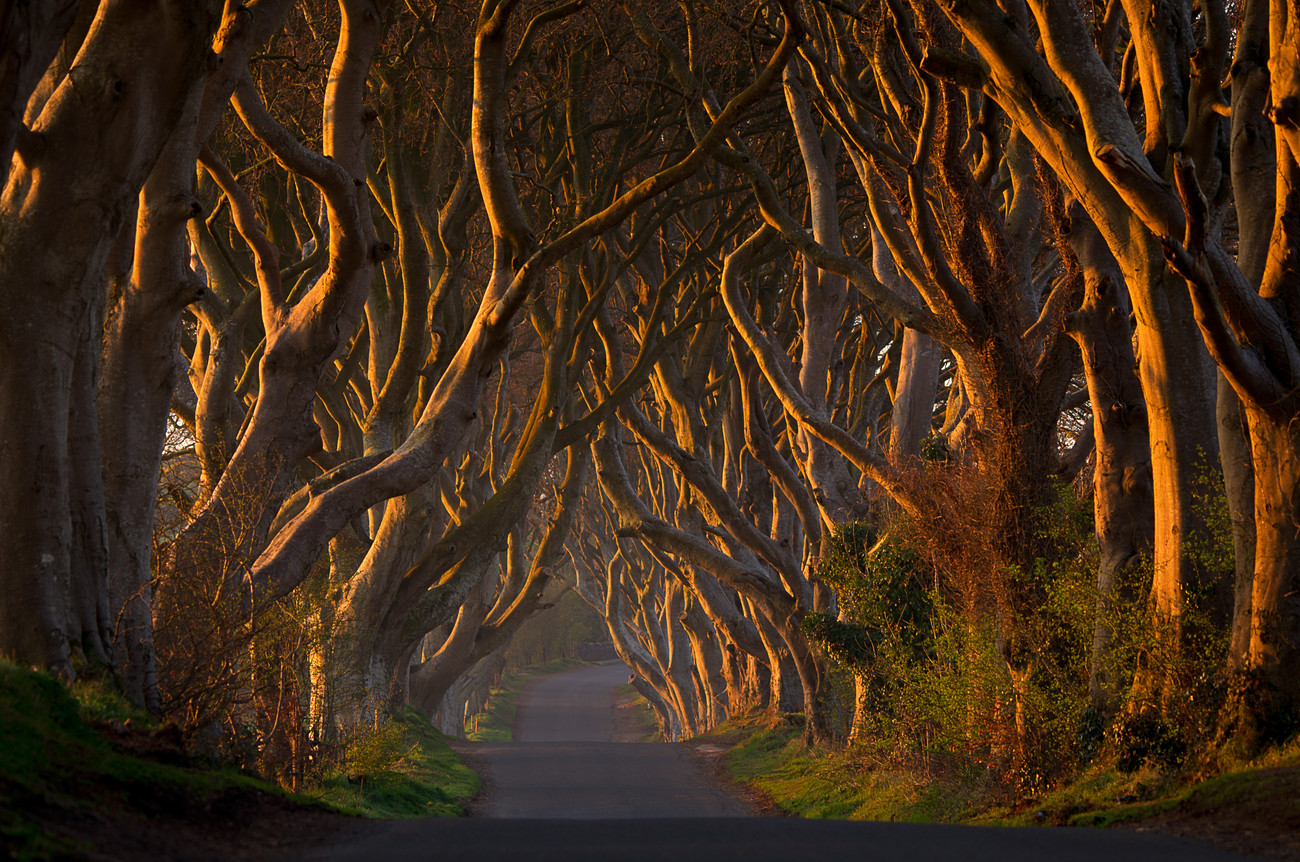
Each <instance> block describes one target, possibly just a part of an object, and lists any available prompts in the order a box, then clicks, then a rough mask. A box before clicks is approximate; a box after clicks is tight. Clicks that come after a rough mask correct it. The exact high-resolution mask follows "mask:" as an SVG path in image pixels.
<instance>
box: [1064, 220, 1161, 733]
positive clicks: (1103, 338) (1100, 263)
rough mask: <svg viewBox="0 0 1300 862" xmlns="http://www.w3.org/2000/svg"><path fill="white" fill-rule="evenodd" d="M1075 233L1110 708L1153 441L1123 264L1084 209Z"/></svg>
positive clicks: (1103, 693) (1098, 703) (1148, 500)
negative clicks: (1117, 638) (1124, 582)
mask: <svg viewBox="0 0 1300 862" xmlns="http://www.w3.org/2000/svg"><path fill="white" fill-rule="evenodd" d="M1069 240H1070V245H1071V246H1072V248H1073V249H1074V252H1075V254H1076V255H1077V256H1078V258H1079V261H1080V264H1081V265H1082V267H1083V270H1084V280H1085V293H1084V299H1083V305H1082V306H1081V307H1080V309H1079V310H1078V311H1076V312H1074V313H1073V314H1071V315H1070V317H1069V319H1068V323H1067V325H1068V326H1069V329H1070V334H1071V335H1072V336H1073V337H1074V338H1075V340H1076V341H1078V343H1079V349H1080V351H1081V352H1082V354H1083V370H1084V374H1085V375H1086V377H1087V380H1088V400H1089V401H1090V402H1091V404H1092V424H1093V439H1094V441H1095V444H1094V446H1095V452H1096V463H1095V466H1094V478H1093V492H1092V493H1093V513H1094V518H1095V522H1096V534H1097V544H1098V546H1099V550H1100V555H1099V560H1098V564H1097V596H1098V598H1097V620H1096V626H1095V628H1094V632H1093V639H1092V657H1091V661H1090V670H1089V677H1088V698H1089V701H1090V702H1091V705H1092V706H1093V708H1094V709H1097V710H1098V711H1100V712H1101V713H1102V714H1107V713H1109V712H1111V711H1113V710H1114V709H1115V707H1116V706H1117V702H1118V699H1119V696H1120V692H1119V691H1118V689H1117V676H1118V674H1117V668H1115V667H1114V663H1113V659H1112V656H1111V649H1110V647H1111V641H1112V640H1113V638H1114V623H1115V615H1116V613H1117V608H1118V604H1117V602H1116V601H1115V598H1116V595H1115V594H1116V590H1117V589H1119V586H1120V585H1119V580H1120V579H1122V578H1123V576H1124V575H1125V574H1127V573H1129V572H1131V571H1133V570H1134V569H1135V568H1137V567H1139V566H1140V565H1141V564H1142V562H1143V561H1144V559H1148V558H1149V556H1150V554H1151V548H1152V544H1153V539H1154V532H1155V509H1154V508H1153V505H1152V487H1151V447H1150V442H1149V439H1148V434H1147V422H1146V405H1145V402H1144V401H1143V399H1142V388H1141V384H1140V383H1139V381H1138V378H1137V374H1136V372H1135V371H1134V369H1135V368H1136V365H1137V360H1136V358H1135V357H1134V356H1133V346H1132V345H1133V341H1132V337H1133V336H1132V330H1131V329H1130V327H1129V322H1128V311H1127V307H1126V306H1127V302H1126V297H1125V295H1124V290H1123V282H1122V281H1121V280H1120V274H1119V270H1118V266H1117V265H1116V263H1115V260H1114V258H1113V257H1112V256H1111V254H1110V252H1109V250H1108V249H1106V247H1105V245H1104V244H1103V243H1102V241H1101V237H1100V235H1099V234H1098V233H1097V231H1096V230H1095V229H1094V228H1093V227H1092V223H1091V222H1090V221H1088V219H1087V216H1085V215H1084V214H1082V213H1078V212H1075V213H1072V214H1071V224H1070V234H1069Z"/></svg>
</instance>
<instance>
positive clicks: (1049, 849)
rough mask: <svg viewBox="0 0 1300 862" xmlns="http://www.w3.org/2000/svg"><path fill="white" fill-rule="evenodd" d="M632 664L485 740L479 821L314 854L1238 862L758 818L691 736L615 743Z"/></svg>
mask: <svg viewBox="0 0 1300 862" xmlns="http://www.w3.org/2000/svg"><path fill="white" fill-rule="evenodd" d="M626 679H627V669H626V668H625V667H623V666H622V665H611V666H606V667H598V668H584V669H580V670H576V671H571V672H568V673H564V674H559V675H556V676H553V677H550V678H547V679H545V680H542V681H540V682H539V683H537V684H535V685H534V686H533V687H532V688H531V689H530V690H528V691H526V692H525V695H524V700H523V701H522V702H521V709H520V712H519V716H518V719H517V722H516V727H515V737H516V739H518V740H520V741H519V742H515V743H509V744H499V745H483V746H480V747H479V749H478V750H477V751H476V752H475V759H476V760H477V761H479V763H480V764H482V765H485V766H486V771H487V773H488V777H489V779H490V785H491V788H492V789H491V792H490V794H489V795H488V797H487V798H486V799H485V800H484V801H483V802H482V803H481V804H479V805H478V806H477V809H476V815H477V816H475V817H468V818H461V819H454V820H437V819H430V820H407V821H396V822H387V823H380V824H374V825H373V826H369V827H368V828H365V829H363V830H360V831H358V832H357V833H356V834H354V835H352V836H351V837H350V838H347V839H345V840H343V841H340V842H339V843H337V844H335V845H334V846H333V847H329V848H324V849H321V850H317V851H314V852H312V853H310V854H308V856H307V857H306V859H308V860H314V862H381V860H385V862H386V860H436V862H457V860H466V862H551V860H554V862H661V860H672V862H803V860H807V862H835V860H841V859H844V860H855V862H856V860H862V862H868V860H870V862H922V860H925V862H928V860H935V862H939V860H943V862H947V860H959V862H1022V860H1023V862H1161V860H1170V862H1231V860H1242V859H1244V858H1245V857H1241V856H1234V855H1232V854H1228V853H1223V852H1221V851H1218V850H1214V849H1212V848H1209V847H1206V846H1204V845H1199V844H1192V843H1189V842H1185V841H1181V840H1178V839H1175V838H1170V837H1168V836H1164V835H1157V834H1154V833H1139V832H1130V831H1121V830H1099V829H1050V828H1044V829H993V828H984V827H974V826H935V825H921V824H906V823H848V822H843V821H814V820H795V819H788V818H770V817H767V818H759V817H753V816H752V813H753V812H752V811H749V810H748V809H747V808H746V806H744V804H743V803H740V802H738V801H737V800H736V799H733V798H732V797H730V796H728V795H726V794H725V793H722V792H721V791H719V790H717V789H714V788H710V787H709V786H708V783H707V782H706V781H705V780H704V778H703V776H702V774H701V772H700V771H699V770H698V769H697V767H696V765H695V763H694V761H693V760H692V758H691V755H690V754H689V752H688V751H687V750H686V749H685V747H684V746H677V745H660V744H643V743H613V742H610V741H609V740H610V739H611V736H612V733H613V727H614V724H613V689H614V688H615V687H616V686H618V685H619V684H620V683H622V682H624V681H626Z"/></svg>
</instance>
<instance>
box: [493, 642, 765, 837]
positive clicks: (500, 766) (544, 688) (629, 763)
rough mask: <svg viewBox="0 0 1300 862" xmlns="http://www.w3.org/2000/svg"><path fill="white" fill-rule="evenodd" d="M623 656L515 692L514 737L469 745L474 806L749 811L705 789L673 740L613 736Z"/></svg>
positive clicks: (545, 811) (623, 812)
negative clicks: (475, 770)
mask: <svg viewBox="0 0 1300 862" xmlns="http://www.w3.org/2000/svg"><path fill="white" fill-rule="evenodd" d="M627 676H628V671H627V667H625V666H624V665H622V664H612V665H600V666H597V667H589V668H580V669H578V670H574V671H570V672H568V673H561V674H556V675H555V676H550V677H546V678H544V679H541V680H539V681H538V682H536V683H534V684H533V685H532V686H531V687H529V688H528V689H527V690H526V691H525V692H524V694H523V697H522V698H521V699H520V709H519V713H518V715H517V717H516V719H515V739H516V740H517V741H516V742H512V743H502V744H494V745H483V746H481V747H480V748H479V749H478V751H477V752H476V755H477V757H479V758H480V759H481V761H482V762H483V764H484V765H485V766H486V769H487V778H488V781H489V784H490V786H491V788H492V789H491V792H490V793H489V794H488V796H487V798H486V800H485V801H484V803H483V804H482V805H479V806H476V810H475V814H476V815H478V816H480V817H493V818H510V819H517V818H559V819H565V820H607V819H612V818H618V819H627V820H632V819H641V818H650V817H664V818H670V817H752V816H753V814H754V812H753V810H752V809H751V808H750V807H749V806H748V805H746V804H745V803H743V802H740V801H739V800H737V799H735V798H733V797H731V796H729V795H728V794H726V793H723V792H721V791H719V790H717V789H713V788H710V787H709V786H708V783H707V781H706V780H705V778H704V776H703V775H701V773H700V770H699V767H698V765H697V764H696V762H695V759H694V758H693V757H692V756H691V753H690V752H689V751H688V750H687V749H686V748H685V747H684V746H680V745H662V744H656V743H619V742H614V741H613V739H614V689H615V688H617V687H618V686H619V685H621V684H623V683H625V682H627Z"/></svg>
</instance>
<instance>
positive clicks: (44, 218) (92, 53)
mask: <svg viewBox="0 0 1300 862" xmlns="http://www.w3.org/2000/svg"><path fill="white" fill-rule="evenodd" d="M218 5H219V4H214V3H211V2H209V3H204V4H198V5H195V4H189V3H186V4H170V3H157V4H146V5H145V6H144V7H139V6H138V5H137V4H131V3H116V2H109V3H105V4H104V5H103V6H102V7H101V8H100V10H99V14H98V17H97V18H96V20H95V22H94V24H93V25H92V28H91V31H90V34H89V36H88V37H87V40H86V43H85V45H84V46H83V48H82V51H81V54H80V55H79V58H78V61H77V65H76V67H75V68H74V70H73V71H72V72H71V73H70V74H69V75H68V77H67V78H65V79H64V81H63V82H62V83H61V84H60V85H59V86H58V88H57V89H56V90H55V91H54V92H53V93H52V95H51V96H50V98H49V99H48V101H47V102H46V103H45V105H44V107H43V110H42V111H41V113H40V115H39V117H38V118H36V119H35V121H34V123H33V125H32V129H31V133H32V135H33V136H34V137H33V141H39V146H37V147H35V148H34V149H32V150H30V151H27V152H26V153H25V154H24V156H23V159H22V160H21V161H19V162H15V163H14V166H13V167H12V168H11V170H10V172H9V176H8V179H7V183H6V185H5V187H4V193H3V198H2V199H0V212H3V213H4V216H3V218H4V220H5V221H6V222H7V223H6V224H5V226H4V230H3V235H4V239H3V241H2V245H0V285H2V287H0V291H3V294H2V295H0V306H3V312H4V313H3V317H4V331H3V334H2V335H0V350H2V351H3V354H4V355H3V357H0V359H2V360H3V361H2V362H0V364H2V365H3V368H4V370H3V372H0V375H2V378H3V379H0V402H3V403H4V405H5V409H4V410H3V416H4V418H3V419H0V450H3V451H4V453H5V458H4V459H3V461H4V467H3V469H4V471H5V476H4V479H5V481H6V483H7V484H6V486H7V487H9V488H11V489H13V490H12V492H10V493H7V494H6V495H5V498H4V501H3V503H0V534H3V535H4V536H5V541H6V542H7V543H8V547H9V552H8V555H9V556H8V559H9V564H8V565H7V566H6V568H5V584H4V589H3V590H0V592H3V594H4V596H5V598H4V600H3V606H2V607H0V653H4V654H6V655H9V656H12V657H14V658H16V659H18V660H20V661H22V662H24V663H28V664H36V665H40V666H44V667H50V668H53V669H56V670H59V671H61V672H70V671H71V667H70V665H69V658H70V655H71V649H72V646H73V645H76V644H80V643H82V642H83V641H87V640H88V639H89V641H90V642H94V641H95V640H98V641H99V642H100V643H106V642H107V632H105V631H103V630H102V629H101V623H102V622H103V621H101V620H95V619H85V618H79V617H81V616H82V614H81V613H79V612H77V611H75V610H74V608H75V607H85V604H84V602H82V601H79V600H78V601H75V602H74V600H72V599H71V597H70V594H69V590H70V589H71V590H74V591H77V590H80V589H81V587H74V586H72V585H73V584H82V585H88V586H87V587H86V588H87V589H89V590H90V591H91V592H92V593H94V594H97V595H98V596H100V597H101V599H100V600H101V601H102V600H103V599H105V598H106V589H107V586H106V575H107V572H106V554H105V553H104V552H103V548H102V545H103V543H104V537H103V530H104V522H103V519H104V515H103V507H104V502H103V491H102V487H100V483H101V481H102V480H100V479H99V478H98V476H97V475H93V476H92V475H88V474H97V473H98V470H97V469H92V468H90V467H89V463H90V461H97V459H98V452H97V449H95V450H92V451H90V452H84V451H83V452H79V453H77V454H76V457H75V459H74V458H73V456H72V454H71V453H70V445H71V443H72V438H71V436H70V434H71V432H72V429H74V428H75V429H77V430H76V433H77V434H78V435H80V436H79V438H78V443H85V444H87V445H92V446H93V444H94V438H95V437H96V436H97V433H98V432H97V431H93V432H92V431H88V430H87V429H89V428H92V427H94V426H95V424H96V420H95V418H94V417H95V405H94V400H93V393H94V385H95V380H96V375H97V364H98V352H97V351H95V350H87V349H85V348H79V347H78V345H86V344H87V343H88V342H90V340H91V339H96V338H98V333H99V328H98V327H99V325H100V324H101V320H102V318H101V315H102V308H103V293H104V272H105V264H106V261H107V256H108V253H109V249H110V247H111V246H112V244H113V242H114V241H115V240H116V239H117V237H118V235H119V232H120V230H121V228H122V225H123V222H124V221H125V219H126V218H127V217H128V214H129V213H130V212H131V211H132V203H133V200H134V197H135V196H136V194H137V193H138V192H139V190H140V188H141V186H142V185H143V184H144V181H145V178H146V177H147V176H148V174H149V171H150V170H151V168H152V166H153V163H154V161H155V160H156V159H157V157H158V154H159V152H160V150H161V148H162V146H163V144H164V142H165V141H166V140H167V138H168V136H169V135H170V133H171V131H172V128H173V127H174V126H175V124H176V123H177V122H178V120H179V117H180V114H181V109H182V106H183V104H184V101H185V98H186V95H187V93H188V92H189V91H190V89H191V87H192V86H193V85H194V83H195V81H196V80H197V79H198V78H199V76H200V75H201V74H202V72H203V71H204V69H205V67H206V63H207V58H208V56H209V50H208V48H209V43H210V40H211V37H212V34H213V32H214V30H215V27H216V23H217V14H216V13H217V9H216V8H215V7H216V6H218ZM143 44H149V45H151V46H153V49H152V50H151V51H150V52H148V54H147V55H146V56H143V57H142V56H141V55H140V53H139V47H140V46H141V45H143ZM52 250H57V254H51V251H52ZM79 353H80V355H81V356H82V358H83V360H84V362H85V364H83V367H82V370H81V371H80V372H78V371H77V370H76V359H75V357H77V356H78V354H79ZM77 381H80V382H79V383H77ZM87 434H89V435H90V436H89V437H87V436H86V435H87ZM86 459H89V460H86ZM74 462H75V466H74ZM77 477H79V478H77ZM74 481H75V483H76V486H75V487H73V484H72V483H73V482H74ZM87 483H89V484H87ZM24 489H25V490H24ZM74 505H75V506H76V507H77V509H78V510H79V511H74V510H73V507H74ZM74 522H76V523H79V524H80V526H79V527H78V528H77V529H78V532H79V533H80V534H81V535H82V536H83V537H84V538H82V539H79V540H76V541H77V548H74V547H73V542H74V539H73V536H72V530H73V524H74ZM87 541H89V542H90V543H92V545H95V544H97V545H99V546H100V547H98V548H94V550H93V552H90V553H88V552H87V550H86V549H87V548H89V547H90V546H88V545H87V544H86V542H87ZM74 563H75V564H76V565H77V566H78V568H77V570H76V571H74V570H73V565H74ZM87 566H89V567H90V568H89V569H87V568H86V567H87ZM92 633H94V636H93V637H92Z"/></svg>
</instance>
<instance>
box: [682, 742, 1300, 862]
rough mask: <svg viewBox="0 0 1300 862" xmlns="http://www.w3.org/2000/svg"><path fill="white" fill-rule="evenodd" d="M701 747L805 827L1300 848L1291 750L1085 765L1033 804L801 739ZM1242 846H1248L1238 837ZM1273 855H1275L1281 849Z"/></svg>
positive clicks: (1297, 762) (1008, 790)
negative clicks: (951, 827)
mask: <svg viewBox="0 0 1300 862" xmlns="http://www.w3.org/2000/svg"><path fill="white" fill-rule="evenodd" d="M698 741H702V742H703V741H708V742H712V743H713V744H718V745H723V746H726V747H728V749H729V750H728V753H727V755H726V758H727V768H728V771H729V774H730V777H731V778H732V779H733V780H735V781H737V782H739V783H742V784H746V785H749V786H751V787H753V788H755V789H757V790H758V791H760V792H761V793H762V794H764V795H765V796H767V797H769V798H770V799H771V800H772V801H773V803H774V804H775V805H776V806H777V807H779V808H780V809H781V810H783V811H785V812H786V813H788V814H791V815H793V816H798V817H808V818H836V819H849V820H895V821H910V822H927V823H972V824H983V825H1015V826H1042V825H1062V826H1065V825H1068V826H1110V825H1140V824H1141V825H1152V826H1155V827H1157V828H1163V829H1168V830H1169V831H1173V832H1178V833H1181V834H1188V835H1191V836H1193V837H1204V838H1208V839H1211V840H1214V839H1218V838H1222V837H1223V836H1222V835H1219V834H1218V833H1224V834H1226V835H1229V836H1231V835H1233V834H1240V835H1246V836H1249V837H1250V839H1251V840H1257V841H1258V842H1259V843H1257V844H1251V845H1250V846H1247V847H1245V848H1242V847H1234V849H1245V850H1246V851H1247V852H1252V853H1256V854H1259V855H1263V856H1271V857H1272V858H1279V859H1281V858H1288V857H1287V856H1286V853H1287V852H1293V850H1294V849H1300V848H1293V847H1292V844H1295V843H1297V842H1300V837H1297V836H1300V741H1298V742H1292V743H1291V744H1290V745H1289V746H1287V747H1285V748H1282V749H1276V750H1273V751H1271V752H1269V753H1267V754H1265V755H1263V756H1261V757H1260V758H1258V759H1256V760H1253V761H1248V762H1245V761H1242V762H1225V763H1222V764H1220V765H1219V766H1218V768H1216V769H1215V770H1214V772H1215V773H1216V774H1213V775H1209V774H1208V770H1207V767H1205V766H1204V765H1202V766H1201V767H1199V768H1197V769H1193V768H1190V767H1185V768H1183V769H1181V770H1161V769H1158V768H1156V767H1153V766H1151V765H1149V764H1148V765H1146V766H1144V767H1143V768H1141V769H1138V770H1136V771H1134V772H1122V771H1120V770H1117V769H1115V768H1113V767H1108V766H1104V765H1097V766H1094V767H1093V768H1092V769H1090V770H1088V771H1085V772H1084V773H1083V774H1081V775H1080V776H1079V777H1077V778H1076V779H1074V780H1073V781H1071V782H1069V783H1068V784H1064V785H1062V786H1059V787H1056V788H1053V789H1051V790H1049V791H1047V792H1045V793H1042V794H1039V795H1032V796H1028V795H1020V794H1018V793H1017V792H1016V789H1015V788H1013V787H1009V786H1006V785H1004V784H1002V783H1000V782H998V781H996V780H995V779H994V778H993V777H992V774H991V773H990V772H989V771H987V770H984V769H980V768H969V767H968V768H966V769H959V768H957V767H955V766H952V765H951V764H946V765H945V764H936V763H931V764H928V765H915V766H908V767H904V766H898V765H889V764H887V763H885V762H882V761H881V760H880V759H878V758H873V757H872V756H871V755H870V753H869V752H867V751H864V750H861V749H853V748H849V749H841V750H832V751H823V750H818V749H809V748H808V747H806V746H805V745H804V744H803V743H802V740H801V739H800V735H799V731H798V730H797V729H796V728H794V727H793V726H790V725H781V726H777V727H770V726H761V725H758V724H755V723H748V724H729V725H724V726H723V727H721V728H719V729H718V730H716V731H714V732H713V733H711V734H708V735H707V736H706V737H704V738H701V739H700V740H698ZM1243 840H1246V839H1243ZM1279 848H1281V849H1279Z"/></svg>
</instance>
